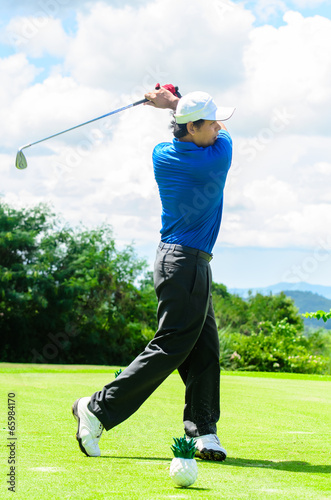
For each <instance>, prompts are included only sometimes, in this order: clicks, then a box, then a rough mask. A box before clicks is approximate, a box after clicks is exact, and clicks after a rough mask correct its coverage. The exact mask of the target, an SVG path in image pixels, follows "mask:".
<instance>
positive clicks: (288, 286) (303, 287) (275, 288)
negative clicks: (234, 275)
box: [229, 281, 331, 299]
mask: <svg viewBox="0 0 331 500" xmlns="http://www.w3.org/2000/svg"><path fill="white" fill-rule="evenodd" d="M284 290H289V291H298V292H312V293H317V294H318V295H322V296H323V297H326V298H327V299H331V286H323V285H311V284H310V283H306V282H304V281H300V282H298V283H287V282H283V283H277V284H276V285H270V286H265V287H259V288H229V292H230V293H235V294H236V295H239V296H240V297H243V298H246V297H248V292H249V291H251V292H252V293H253V294H254V295H255V294H256V293H262V295H268V294H269V293H272V294H276V293H280V292H283V291H284Z"/></svg>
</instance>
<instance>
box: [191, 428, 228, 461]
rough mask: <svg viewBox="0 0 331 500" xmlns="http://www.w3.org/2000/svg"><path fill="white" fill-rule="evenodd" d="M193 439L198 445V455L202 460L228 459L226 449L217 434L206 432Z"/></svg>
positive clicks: (196, 453) (196, 454)
mask: <svg viewBox="0 0 331 500" xmlns="http://www.w3.org/2000/svg"><path fill="white" fill-rule="evenodd" d="M193 439H194V442H195V445H196V447H197V451H196V452H195V456H196V457H198V458H201V459H202V460H217V461H219V462H223V460H225V459H226V450H225V449H224V448H223V447H222V446H221V443H220V440H219V439H218V437H217V435H216V434H206V435H204V436H198V437H195V438H193Z"/></svg>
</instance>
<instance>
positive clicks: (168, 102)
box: [144, 87, 179, 111]
mask: <svg viewBox="0 0 331 500" xmlns="http://www.w3.org/2000/svg"><path fill="white" fill-rule="evenodd" d="M145 98H146V99H148V101H149V102H146V103H144V105H146V106H154V108H160V109H172V110H173V111H176V108H177V103H178V101H179V98H178V97H176V96H175V95H173V94H172V93H171V92H170V91H169V90H167V89H164V88H163V87H161V88H160V89H159V90H152V91H151V92H147V94H145Z"/></svg>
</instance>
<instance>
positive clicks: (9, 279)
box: [0, 205, 146, 364]
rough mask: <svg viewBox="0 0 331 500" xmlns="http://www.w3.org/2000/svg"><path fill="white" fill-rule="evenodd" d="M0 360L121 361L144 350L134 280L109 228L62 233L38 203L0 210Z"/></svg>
mask: <svg viewBox="0 0 331 500" xmlns="http://www.w3.org/2000/svg"><path fill="white" fill-rule="evenodd" d="M0 224H1V225H0V252H1V253H0V255H1V267H0V284H1V285H0V286H1V288H0V297H1V302H0V328H1V345H0V349H1V350H0V355H1V360H2V361H5V360H6V361H21V362H31V361H34V362H36V361H38V362H64V363H68V362H69V363H99V364H107V363H123V364H125V363H127V362H129V361H131V359H132V358H133V357H134V356H135V355H136V354H137V353H138V351H139V350H141V349H142V347H143V345H144V344H145V331H144V328H143V327H142V326H141V325H140V324H139V320H140V319H141V318H143V317H144V314H145V313H144V311H143V310H142V308H141V307H140V300H139V293H140V292H139V291H138V290H137V288H136V287H135V286H134V282H135V280H136V279H137V278H138V276H139V275H140V274H141V273H142V271H143V270H144V269H145V268H146V263H145V262H144V261H143V260H140V259H138V258H137V256H136V254H135V252H134V250H133V247H132V246H128V247H126V248H125V249H124V250H122V251H118V250H117V249H116V246H115V241H114V239H113V237H112V231H111V228H110V227H109V226H107V225H103V226H101V227H99V228H97V229H95V230H86V229H84V228H81V227H80V228H77V229H76V230H74V229H71V228H68V227H67V226H65V225H63V223H62V222H61V221H60V220H59V219H58V218H56V217H55V215H54V214H53V213H52V212H51V210H50V209H49V208H48V207H46V206H44V205H40V206H38V207H35V208H32V209H26V210H18V211H17V210H13V209H11V208H9V207H8V206H6V205H1V212H0Z"/></svg>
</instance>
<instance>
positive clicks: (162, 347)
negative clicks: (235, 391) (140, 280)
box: [89, 242, 220, 437]
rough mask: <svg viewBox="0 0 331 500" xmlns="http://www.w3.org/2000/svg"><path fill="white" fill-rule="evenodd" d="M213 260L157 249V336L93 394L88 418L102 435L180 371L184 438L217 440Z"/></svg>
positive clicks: (196, 253)
mask: <svg viewBox="0 0 331 500" xmlns="http://www.w3.org/2000/svg"><path fill="white" fill-rule="evenodd" d="M209 260H211V256H210V255H209V254H206V253H205V252H201V251H198V250H195V249H192V248H187V247H183V246H180V245H170V244H164V243H162V242H161V243H160V245H159V248H158V250H157V256H156V260H155V268H154V285H155V291H156V294H157V297H158V312H157V313H158V330H157V332H156V334H155V337H154V338H153V340H151V342H149V344H148V345H147V346H146V348H145V350H144V351H143V352H142V353H141V354H139V355H138V356H137V358H136V359H135V360H134V361H133V362H132V363H131V364H130V365H129V366H128V367H127V368H126V369H125V370H124V371H123V372H122V373H121V374H120V375H119V376H118V377H117V378H116V379H115V380H113V381H111V382H110V383H109V384H107V385H105V386H104V387H103V389H102V390H101V391H98V392H96V393H94V394H93V395H92V397H91V402H90V403H89V408H90V410H91V411H92V413H93V414H94V415H95V416H96V417H98V419H99V420H100V421H101V423H102V424H103V425H104V427H105V429H106V430H109V429H112V428H113V427H115V426H116V425H118V424H119V423H121V422H123V421H124V420H126V419H127V418H128V417H130V415H132V414H133V413H134V412H135V411H136V410H138V408H139V407H140V406H141V405H142V403H143V402H144V401H145V400H146V399H147V398H148V397H149V396H150V395H151V394H152V393H153V391H155V389H156V388H157V387H158V386H159V385H160V384H161V383H162V382H163V381H164V380H165V379H166V378H167V377H168V376H169V375H170V374H171V373H172V372H173V371H174V370H175V369H178V371H179V373H180V376H181V378H182V380H183V382H184V384H185V386H186V392H185V407H184V419H183V420H184V427H185V433H186V434H187V435H188V436H191V437H196V436H201V435H204V434H215V433H216V423H217V421H218V419H219V416H220V365H219V338H218V332H217V327H216V323H215V317H214V311H213V306H212V300H211V281H212V278H211V270H210V265H209Z"/></svg>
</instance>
